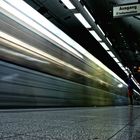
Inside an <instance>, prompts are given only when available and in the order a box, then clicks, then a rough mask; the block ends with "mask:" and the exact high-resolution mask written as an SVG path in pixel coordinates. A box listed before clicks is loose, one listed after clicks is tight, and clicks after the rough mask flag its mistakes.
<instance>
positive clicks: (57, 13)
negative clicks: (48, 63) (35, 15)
mask: <svg viewBox="0 0 140 140" xmlns="http://www.w3.org/2000/svg"><path fill="white" fill-rule="evenodd" d="M24 1H25V2H27V3H28V4H29V5H31V6H32V7H33V8H34V9H36V10H37V11H38V12H40V13H41V14H42V15H43V16H45V17H46V18H47V19H49V20H50V21H51V22H52V23H54V24H55V25H56V26H57V27H59V28H60V29H61V30H63V31H64V32H65V33H66V34H68V35H69V36H70V37H71V38H73V39H74V40H75V41H76V42H78V43H79V44H80V45H81V46H82V47H84V48H85V49H86V50H87V51H89V52H90V53H91V54H93V55H94V56H95V57H96V58H97V59H99V60H100V61H101V62H103V63H104V64H105V65H106V66H107V67H109V68H110V69H111V70H112V71H114V72H115V73H116V74H118V75H119V76H120V77H121V78H122V79H124V80H125V81H127V76H126V74H125V73H124V72H123V70H122V69H121V68H120V67H119V66H118V65H117V64H116V62H115V61H114V60H113V59H112V58H111V57H110V56H109V55H108V54H107V52H106V51H105V50H104V49H103V48H102V47H101V45H100V44H99V42H98V41H96V39H95V38H94V37H93V36H91V34H90V33H89V31H88V30H87V29H86V28H85V27H84V26H83V25H82V24H81V23H80V22H79V20H78V19H77V18H76V17H75V16H74V14H73V12H72V11H71V10H70V9H68V8H67V7H66V5H64V3H63V2H62V1H61V0H24ZM80 2H81V3H82V4H84V5H85V6H86V7H87V9H88V10H89V11H90V13H91V15H92V16H93V17H94V19H95V23H96V24H99V26H100V27H101V28H102V30H103V31H104V33H105V36H106V37H108V38H109V40H110V41H111V43H112V48H113V50H114V52H115V53H116V54H117V56H118V57H119V58H120V60H121V63H122V64H123V66H124V67H128V68H129V69H130V70H131V72H132V73H133V75H134V77H135V79H136V80H137V81H138V82H139V83H140V16H139V15H137V16H129V17H122V18H113V7H114V6H117V5H120V4H126V3H138V0H81V1H80Z"/></svg>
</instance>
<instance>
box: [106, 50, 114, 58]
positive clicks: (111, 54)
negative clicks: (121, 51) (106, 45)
mask: <svg viewBox="0 0 140 140" xmlns="http://www.w3.org/2000/svg"><path fill="white" fill-rule="evenodd" d="M107 52H108V54H109V55H110V56H111V57H115V55H114V54H113V53H112V52H111V51H107Z"/></svg>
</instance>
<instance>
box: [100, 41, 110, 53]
mask: <svg viewBox="0 0 140 140" xmlns="http://www.w3.org/2000/svg"><path fill="white" fill-rule="evenodd" d="M100 44H101V45H102V47H103V48H104V49H105V50H106V51H107V50H109V48H108V47H107V45H106V44H105V43H104V42H100Z"/></svg>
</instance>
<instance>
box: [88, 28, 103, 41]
mask: <svg viewBox="0 0 140 140" xmlns="http://www.w3.org/2000/svg"><path fill="white" fill-rule="evenodd" d="M89 32H90V33H91V34H92V35H93V37H94V38H95V39H96V40H97V41H102V39H101V38H100V37H99V36H98V34H97V33H96V32H95V31H93V30H92V31H89Z"/></svg>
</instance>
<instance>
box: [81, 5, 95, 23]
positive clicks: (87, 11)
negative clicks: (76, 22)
mask: <svg viewBox="0 0 140 140" xmlns="http://www.w3.org/2000/svg"><path fill="white" fill-rule="evenodd" d="M83 7H84V9H85V10H86V12H87V13H88V15H89V16H90V17H91V19H92V20H93V21H94V22H95V19H94V18H93V16H92V15H91V14H90V12H89V11H88V9H87V8H86V7H85V6H83Z"/></svg>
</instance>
